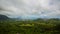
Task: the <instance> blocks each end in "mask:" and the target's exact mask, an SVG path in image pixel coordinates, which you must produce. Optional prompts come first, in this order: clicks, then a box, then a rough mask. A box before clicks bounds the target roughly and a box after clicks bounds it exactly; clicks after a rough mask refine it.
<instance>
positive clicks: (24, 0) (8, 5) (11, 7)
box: [0, 0, 60, 19]
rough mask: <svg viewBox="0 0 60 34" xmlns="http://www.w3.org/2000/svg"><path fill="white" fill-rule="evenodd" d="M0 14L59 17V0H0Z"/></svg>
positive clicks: (21, 16)
mask: <svg viewBox="0 0 60 34" xmlns="http://www.w3.org/2000/svg"><path fill="white" fill-rule="evenodd" d="M0 14H1V15H6V16H8V17H10V18H23V19H29V18H30V19H32V18H60V0H0Z"/></svg>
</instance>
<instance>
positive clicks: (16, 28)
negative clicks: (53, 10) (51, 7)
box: [0, 19, 60, 34]
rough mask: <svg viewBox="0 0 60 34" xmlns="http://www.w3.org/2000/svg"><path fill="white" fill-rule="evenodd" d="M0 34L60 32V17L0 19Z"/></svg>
mask: <svg viewBox="0 0 60 34" xmlns="http://www.w3.org/2000/svg"><path fill="white" fill-rule="evenodd" d="M0 34H60V19H48V20H45V19H44V20H43V19H36V20H27V21H24V20H23V21H22V20H20V21H16V20H0Z"/></svg>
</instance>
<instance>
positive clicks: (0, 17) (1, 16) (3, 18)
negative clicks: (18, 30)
mask: <svg viewBox="0 0 60 34" xmlns="http://www.w3.org/2000/svg"><path fill="white" fill-rule="evenodd" d="M6 19H9V18H8V17H7V16H5V15H0V20H6Z"/></svg>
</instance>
